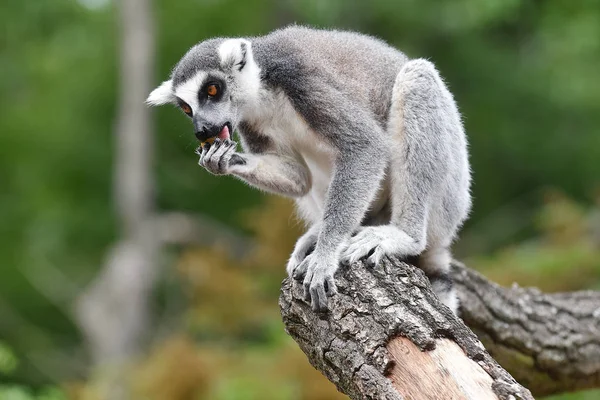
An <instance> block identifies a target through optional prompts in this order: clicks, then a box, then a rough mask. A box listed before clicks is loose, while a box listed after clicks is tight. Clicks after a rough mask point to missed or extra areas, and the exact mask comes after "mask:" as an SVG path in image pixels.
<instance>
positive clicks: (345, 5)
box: [0, 0, 600, 400]
mask: <svg viewBox="0 0 600 400" xmlns="http://www.w3.org/2000/svg"><path fill="white" fill-rule="evenodd" d="M154 11H155V19H156V23H157V28H158V38H157V46H158V47H157V54H158V60H157V61H158V68H157V69H158V70H157V77H156V82H157V84H158V82H160V81H161V80H163V79H164V78H166V76H167V75H168V73H169V70H170V68H172V66H173V64H174V63H175V62H176V61H177V60H178V59H179V57H180V56H181V55H182V54H183V53H184V52H185V51H186V50H187V49H188V48H189V47H190V46H191V45H193V44H194V43H195V42H197V41H200V40H202V39H204V38H207V37H211V36H220V35H222V36H236V35H258V34H263V33H266V32H268V31H270V30H272V29H275V28H277V27H280V26H282V25H285V24H288V23H291V22H297V23H301V24H309V25H313V26H320V27H336V28H343V29H352V30H358V31H361V32H365V33H368V34H372V35H375V36H379V37H381V38H383V39H385V40H387V41H388V42H390V43H392V44H393V45H395V46H397V47H398V48H400V49H402V50H404V51H405V52H406V53H407V54H409V55H410V56H413V57H426V58H429V59H431V60H432V61H434V62H435V63H436V65H437V66H438V67H439V69H440V71H441V72H442V74H443V76H444V77H445V79H446V82H447V83H448V85H449V86H450V88H451V90H452V91H453V93H454V95H455V97H456V99H457V101H458V104H459V106H460V108H461V110H462V113H463V116H464V122H465V125H466V128H467V133H468V135H469V139H470V145H471V162H472V168H473V172H474V186H473V195H474V200H475V203H474V204H475V206H474V210H473V213H472V218H471V219H470V221H469V222H468V223H467V225H466V227H465V229H464V232H463V234H462V235H461V240H460V242H459V243H458V244H457V246H456V252H457V254H458V255H459V256H460V257H462V258H464V259H466V260H467V261H468V262H469V265H471V266H473V267H477V268H480V269H481V270H483V271H484V273H486V274H487V275H488V276H490V277H492V278H493V279H495V280H497V281H499V282H502V283H505V284H510V283H511V282H513V281H517V282H519V283H520V284H521V285H524V286H525V285H536V286H539V287H541V288H542V289H544V290H553V291H558V290H576V289H581V288H591V289H600V264H599V262H598V260H600V257H599V254H598V253H599V250H598V249H599V247H600V239H599V237H600V234H599V232H600V221H599V220H600V217H599V216H598V215H599V213H600V211H599V209H600V131H599V130H600V128H599V127H600V80H599V79H598V72H597V69H598V65H600V3H598V2H597V1H595V0H582V1H577V2H567V1H558V0H556V1H532V0H529V1H527V0H486V1H480V0H453V1H445V2H440V1H435V0H420V1H416V0H402V1H390V0H372V1H370V2H363V1H355V0H329V1H320V0H298V1H292V0H255V1H252V2H250V1H242V0H212V1H201V0H178V1H167V0H157V1H155V2H154ZM116 23H117V21H116V10H115V7H114V3H113V2H112V1H110V0H85V1H84V0H79V1H76V0H53V1H4V2H3V3H2V12H0V26H2V27H3V29H2V34H1V35H0V93H1V94H2V96H0V185H1V187H2V189H1V190H0V221H2V223H1V224H0V239H1V240H0V265H2V278H0V340H2V343H6V344H7V345H0V383H2V384H3V386H1V387H0V399H2V400H4V399H5V398H6V399H13V398H14V399H22V398H23V399H30V398H37V399H45V400H49V399H55V398H56V399H59V398H61V397H60V395H59V394H55V395H54V397H52V396H53V395H52V393H54V392H51V391H50V392H48V393H49V394H45V393H46V392H44V391H43V390H41V389H40V388H42V387H44V386H45V385H47V384H56V383H62V384H69V388H70V389H69V393H71V394H72V396H74V397H82V398H83V397H85V396H86V395H85V393H86V386H85V385H82V383H81V382H82V381H81V379H83V378H84V377H85V373H86V370H85V367H84V366H82V365H81V364H80V363H79V362H80V361H81V360H85V357H83V356H82V343H81V337H80V335H79V333H78V330H77V328H76V326H75V325H74V323H73V321H72V307H73V299H74V298H75V297H76V295H77V294H78V293H79V291H81V289H82V288H83V287H84V285H85V284H86V283H87V282H88V281H89V280H90V279H91V278H92V277H93V276H94V274H95V273H96V271H97V270H98V268H99V266H100V265H101V263H102V258H103V256H104V254H105V252H106V250H107V248H108V246H109V245H110V244H111V242H113V241H114V240H115V235H116V229H115V225H116V224H115V220H114V215H113V208H112V198H111V178H112V171H111V168H112V165H111V162H112V158H113V148H112V146H113V144H112V134H113V127H114V124H115V114H116V93H117V88H118V83H119V82H118V76H117V70H116V68H117V63H118V60H117V58H116V57H117V46H118V43H117V39H118V30H117V26H116ZM143 100H144V99H140V101H143ZM155 115H156V119H155V122H156V134H157V148H158V149H159V151H158V154H157V162H156V168H155V171H156V178H157V199H158V207H159V208H160V209H163V210H183V211H190V212H199V213H206V212H207V210H210V215H211V217H214V218H217V219H220V220H221V221H222V222H224V223H226V224H229V225H230V226H231V227H232V229H237V230H240V231H242V232H245V233H247V234H251V235H253V236H254V237H255V238H257V241H258V243H259V244H260V245H259V247H258V249H257V253H256V254H254V255H253V256H252V257H251V258H250V259H249V260H248V261H247V262H245V263H244V265H242V266H240V265H239V263H237V262H235V261H232V260H230V259H228V256H227V250H226V247H222V248H216V249H186V250H184V251H181V252H179V251H175V250H173V251H172V252H171V253H170V254H169V255H170V257H168V260H171V261H173V262H171V263H168V262H165V264H167V265H172V264H175V265H176V266H177V267H176V268H171V269H169V270H167V272H165V279H164V280H163V282H164V283H163V284H162V286H161V288H159V290H158V294H157V302H156V308H157V314H158V315H168V316H169V317H170V319H169V321H171V323H170V325H168V329H167V330H168V331H169V335H166V336H167V337H168V338H166V339H165V338H164V336H163V339H164V340H159V339H158V337H157V345H156V348H155V349H154V350H152V352H151V353H149V354H148V356H147V358H144V359H143V360H140V363H139V365H136V366H135V367H132V368H133V369H132V374H133V376H135V377H137V378H136V380H135V382H137V383H136V385H137V386H136V388H137V389H136V390H138V391H139V393H146V394H145V395H144V396H146V397H140V398H152V397H149V396H150V394H151V393H155V395H154V396H155V397H154V398H156V399H188V398H206V399H211V400H213V399H217V400H225V399H227V400H233V399H236V400H237V399H240V400H241V399H255V398H261V399H266V398H269V399H271V398H272V399H296V398H297V399H311V400H314V399H323V400H325V399H333V398H335V396H336V395H335V393H334V392H335V390H334V389H332V385H330V384H328V383H326V382H325V383H324V381H323V379H322V378H320V377H319V374H318V373H316V372H315V371H313V370H312V368H311V367H310V365H308V363H307V362H306V360H305V358H304V356H303V355H302V354H299V350H298V349H297V348H296V347H295V346H294V345H293V343H290V341H289V339H287V338H286V337H285V333H284V332H283V327H282V326H281V324H280V322H279V317H278V310H277V300H276V299H277V294H278V288H279V282H280V280H281V278H282V277H283V275H284V268H283V265H284V262H285V257H286V256H287V254H289V251H290V249H291V246H292V245H293V242H294V239H295V237H296V235H298V234H299V232H300V229H299V226H298V224H297V223H295V222H294V219H293V218H290V217H289V213H290V210H291V207H290V206H289V204H288V203H285V202H278V201H273V200H268V201H266V202H265V196H263V195H260V194H259V193H258V192H257V191H253V190H251V189H249V188H248V187H246V186H245V185H242V184H240V183H239V182H237V181H235V180H234V179H230V178H215V177H212V176H209V175H208V174H207V173H205V172H204V171H202V170H201V169H200V168H199V167H197V165H196V161H197V160H196V156H195V155H194V154H193V150H194V147H195V145H194V139H193V136H192V135H191V130H190V127H189V125H188V121H186V119H185V118H183V117H182V116H181V115H180V114H179V113H178V112H176V111H175V110H173V109H169V108H168V107H166V108H161V109H157V111H156V113H155ZM168 260H167V261H168ZM220 282H226V283H227V285H225V283H220ZM173 304H175V306H173ZM173 320H175V321H176V322H175V323H173V322H172V321H173ZM161 321H162V320H161ZM185 356H187V358H186V357H185ZM17 360H18V361H17ZM186 360H187V361H186ZM182 362H185V363H187V364H185V365H186V368H180V367H178V366H179V365H180V363H182ZM260 368H265V369H267V370H268V371H270V374H260V373H259V372H260V371H259V370H260ZM174 370H175V371H181V370H186V371H188V373H187V374H178V375H177V376H178V377H179V378H181V379H179V378H176V376H175V374H174ZM182 375H183V376H182ZM267 375H268V376H267ZM159 378H160V379H159ZM161 379H163V380H161ZM174 379H178V380H177V382H179V383H178V384H177V385H174V386H176V387H177V388H179V389H177V388H174V389H172V391H171V392H163V391H161V390H167V391H168V390H170V389H164V388H165V387H166V386H169V385H171V384H170V382H173V380H174ZM73 382H79V383H73ZM161 382H163V383H162V384H161ZM312 382H319V383H318V384H315V383H312ZM7 384H9V385H17V384H18V385H21V386H18V387H17V386H6V385H7ZM23 385H26V386H30V387H32V389H31V390H30V389H29V388H27V387H26V386H23ZM161 388H162V389H161ZM28 393H38V395H37V397H32V396H33V395H32V394H28ZM56 393H58V392H56ZM82 393H83V394H82ZM148 393H150V394H148ZM156 393H158V394H156ZM265 393H268V394H267V395H268V396H271V397H265V396H267V395H265ZM10 396H12V397H10ZM19 396H20V397H19ZM44 396H45V397H44ZM140 396H141V395H140ZM160 396H162V397H160ZM586 396H587V397H586ZM590 396H592V397H593V398H597V397H598V396H600V394H598V392H593V393H592V394H591V395H589V394H578V395H572V396H564V397H560V399H566V398H570V399H580V400H583V399H591V398H592V397H590ZM594 396H596V397H594ZM88 398H89V397H88ZM340 398H341V397H340ZM558 398H559V397H555V398H553V399H558Z"/></svg>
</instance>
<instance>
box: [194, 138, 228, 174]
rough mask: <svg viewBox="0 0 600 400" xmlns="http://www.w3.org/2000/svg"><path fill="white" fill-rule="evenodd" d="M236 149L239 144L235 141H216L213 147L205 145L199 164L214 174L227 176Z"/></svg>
mask: <svg viewBox="0 0 600 400" xmlns="http://www.w3.org/2000/svg"><path fill="white" fill-rule="evenodd" d="M236 147H237V144H236V142H234V141H231V140H229V139H226V140H220V139H216V140H215V141H214V143H213V144H212V145H211V144H206V145H204V147H203V148H202V153H201V155H200V161H199V162H198V164H200V165H201V166H203V167H204V168H206V170H207V171H208V172H210V173H212V174H215V175H224V174H227V173H228V171H227V169H228V168H229V160H230V159H231V157H232V156H233V154H234V153H235V149H236Z"/></svg>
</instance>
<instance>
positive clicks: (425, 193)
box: [342, 59, 470, 311]
mask: <svg viewBox="0 0 600 400" xmlns="http://www.w3.org/2000/svg"><path fill="white" fill-rule="evenodd" d="M388 135H390V138H391V139H392V140H391V149H390V151H391V153H390V174H389V177H388V179H390V180H391V206H392V215H391V220H390V224H388V225H381V226H367V227H364V228H362V229H361V230H360V232H359V233H358V234H357V235H355V236H354V237H352V238H351V239H350V240H349V241H348V246H347V247H346V249H345V251H344V253H343V256H342V258H343V259H344V260H345V261H348V262H353V261H355V260H358V259H360V258H363V257H367V262H369V263H370V264H373V265H376V264H377V263H379V261H380V260H381V259H382V258H383V257H384V256H386V255H395V256H401V257H403V256H417V255H421V254H422V257H421V259H422V260H421V261H422V262H420V264H422V267H423V269H424V271H425V272H426V273H428V275H429V277H430V279H431V280H432V285H433V288H434V290H435V291H436V293H437V294H438V296H439V297H440V299H441V300H442V301H443V302H444V303H445V304H446V305H448V306H449V307H450V308H452V309H453V311H456V308H457V302H456V298H455V296H454V294H453V291H452V281H451V280H450V279H449V275H448V270H449V262H450V255H449V251H448V250H447V246H449V244H450V243H451V242H452V239H453V238H454V236H455V234H456V231H457V229H458V227H459V226H460V224H461V223H462V221H463V220H464V218H465V217H466V214H467V212H468V208H469V204H470V201H469V193H468V181H469V170H468V164H467V159H466V141H465V138H464V132H463V128H462V124H461V121H460V116H459V113H458V109H457V107H456V104H455V102H454V100H453V98H452V95H451V94H450V92H449V91H448V89H447V88H446V86H445V85H444V83H443V81H442V79H441V78H440V76H439V74H438V72H437V70H436V69H435V67H434V66H433V64H431V63H430V62H428V61H426V60H421V59H418V60H412V61H409V62H407V63H406V64H405V65H404V66H403V67H402V68H401V70H400V72H399V73H398V75H397V77H396V82H395V85H394V89H393V94H392V105H391V109H390V119H389V124H388Z"/></svg>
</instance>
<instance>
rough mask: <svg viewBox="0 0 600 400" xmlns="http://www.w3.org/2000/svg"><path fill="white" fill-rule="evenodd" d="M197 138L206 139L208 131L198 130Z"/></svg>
mask: <svg viewBox="0 0 600 400" xmlns="http://www.w3.org/2000/svg"><path fill="white" fill-rule="evenodd" d="M195 135H196V139H198V140H200V141H204V140H205V139H206V131H204V132H196V134H195Z"/></svg>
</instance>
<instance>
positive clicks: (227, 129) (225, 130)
mask: <svg viewBox="0 0 600 400" xmlns="http://www.w3.org/2000/svg"><path fill="white" fill-rule="evenodd" d="M216 139H220V140H221V141H224V140H230V139H231V123H230V122H227V123H225V125H223V127H222V128H221V131H220V132H219V134H218V135H217V136H213V137H210V138H208V139H206V140H205V141H204V142H202V143H200V147H204V146H205V145H206V144H207V143H208V144H213V143H214V141H215V140H216Z"/></svg>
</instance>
